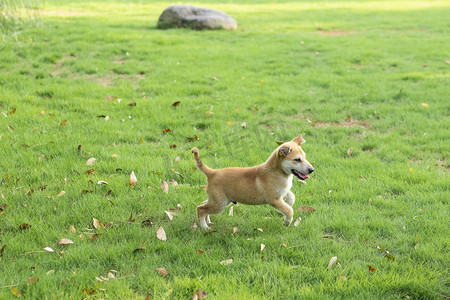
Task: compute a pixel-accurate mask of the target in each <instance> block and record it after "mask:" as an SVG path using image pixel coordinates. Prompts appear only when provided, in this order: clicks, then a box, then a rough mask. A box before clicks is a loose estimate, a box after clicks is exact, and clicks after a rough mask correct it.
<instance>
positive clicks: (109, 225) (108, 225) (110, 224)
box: [105, 222, 114, 229]
mask: <svg viewBox="0 0 450 300" xmlns="http://www.w3.org/2000/svg"><path fill="white" fill-rule="evenodd" d="M113 225H114V223H113V222H109V223H108V224H106V225H105V229H108V228H110V227H111V226H113Z"/></svg>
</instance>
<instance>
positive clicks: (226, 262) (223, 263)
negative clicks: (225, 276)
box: [220, 258, 233, 266]
mask: <svg viewBox="0 0 450 300" xmlns="http://www.w3.org/2000/svg"><path fill="white" fill-rule="evenodd" d="M231 263H233V259H232V258H230V259H226V260H222V261H221V262H220V264H221V265H222V266H226V265H229V264H231Z"/></svg>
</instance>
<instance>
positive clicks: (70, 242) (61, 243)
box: [58, 239, 73, 245]
mask: <svg viewBox="0 0 450 300" xmlns="http://www.w3.org/2000/svg"><path fill="white" fill-rule="evenodd" d="M69 244H73V241H72V240H69V239H60V240H59V241H58V245H69Z"/></svg>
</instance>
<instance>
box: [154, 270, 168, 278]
mask: <svg viewBox="0 0 450 300" xmlns="http://www.w3.org/2000/svg"><path fill="white" fill-rule="evenodd" d="M155 271H156V273H158V274H159V275H161V276H162V277H166V276H167V275H169V272H167V270H166V269H164V268H157V269H156V270H155Z"/></svg>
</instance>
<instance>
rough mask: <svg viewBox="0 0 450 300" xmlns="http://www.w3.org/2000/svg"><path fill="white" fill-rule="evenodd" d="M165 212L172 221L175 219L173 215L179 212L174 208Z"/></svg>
mask: <svg viewBox="0 0 450 300" xmlns="http://www.w3.org/2000/svg"><path fill="white" fill-rule="evenodd" d="M164 212H165V213H166V214H167V216H168V217H169V220H170V221H172V220H173V216H174V215H175V214H176V213H177V212H176V211H175V210H174V209H169V210H165V211H164Z"/></svg>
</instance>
